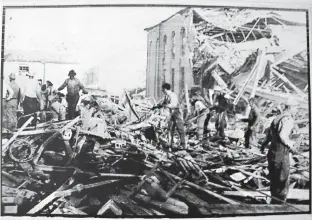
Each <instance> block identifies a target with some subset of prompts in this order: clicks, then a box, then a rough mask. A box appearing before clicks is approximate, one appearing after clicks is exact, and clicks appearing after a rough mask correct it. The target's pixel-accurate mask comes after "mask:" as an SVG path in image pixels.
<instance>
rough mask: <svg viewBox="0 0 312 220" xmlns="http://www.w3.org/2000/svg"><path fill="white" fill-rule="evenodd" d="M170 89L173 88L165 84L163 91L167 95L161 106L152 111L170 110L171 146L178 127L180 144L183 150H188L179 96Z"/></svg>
mask: <svg viewBox="0 0 312 220" xmlns="http://www.w3.org/2000/svg"><path fill="white" fill-rule="evenodd" d="M170 89H171V86H170V84H169V83H164V84H163V85H162V90H163V93H164V94H165V98H164V100H163V101H162V102H161V103H160V104H158V105H157V106H154V107H153V108H152V110H154V109H157V108H169V110H170V114H171V115H170V119H169V131H170V134H169V136H170V145H171V146H172V144H173V140H174V132H175V127H177V129H178V133H179V136H180V144H181V146H182V148H184V149H186V148H187V146H186V143H185V142H186V141H185V130H184V121H183V118H182V113H181V110H180V103H179V99H178V96H177V95H176V94H175V93H174V92H172V91H171V90H170Z"/></svg>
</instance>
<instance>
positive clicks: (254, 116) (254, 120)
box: [245, 98, 260, 148]
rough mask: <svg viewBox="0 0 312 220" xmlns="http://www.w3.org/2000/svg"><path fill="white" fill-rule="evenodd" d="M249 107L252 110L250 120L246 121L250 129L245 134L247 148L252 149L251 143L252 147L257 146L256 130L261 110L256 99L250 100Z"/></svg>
mask: <svg viewBox="0 0 312 220" xmlns="http://www.w3.org/2000/svg"><path fill="white" fill-rule="evenodd" d="M249 105H250V107H251V110H250V112H249V116H248V119H247V120H246V121H247V122H248V128H247V131H246V132H245V148H251V146H250V142H251V144H252V145H255V146H257V142H256V140H255V134H256V132H255V128H256V126H257V125H258V123H259V120H260V110H259V108H258V106H257V105H256V103H255V99H254V98H250V99H249Z"/></svg>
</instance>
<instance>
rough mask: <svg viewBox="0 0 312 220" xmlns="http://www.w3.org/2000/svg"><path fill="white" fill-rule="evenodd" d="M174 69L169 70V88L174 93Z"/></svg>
mask: <svg viewBox="0 0 312 220" xmlns="http://www.w3.org/2000/svg"><path fill="white" fill-rule="evenodd" d="M174 75H175V73H174V68H172V69H171V88H172V91H174Z"/></svg>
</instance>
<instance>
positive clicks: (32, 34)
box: [5, 7, 303, 92]
mask: <svg viewBox="0 0 312 220" xmlns="http://www.w3.org/2000/svg"><path fill="white" fill-rule="evenodd" d="M181 9H182V8H177V7H174V8H173V7H166V8H165V7H159V8H157V7H152V8H148V7H125V8H123V7H118V8H114V7H99V8H88V7H82V8H78V7H76V8H38V9H7V10H6V24H5V25H6V26H5V28H6V29H5V49H15V50H16V49H18V50H23V51H32V50H39V51H44V52H52V53H57V52H59V51H61V52H65V51H67V52H71V53H75V54H76V55H77V56H79V57H80V60H82V61H83V64H85V65H90V66H92V65H96V64H99V65H100V72H101V78H100V81H102V82H101V84H102V85H105V87H106V89H107V90H109V91H111V92H117V91H120V90H121V89H123V88H133V87H135V86H138V85H141V84H142V83H144V82H145V69H146V55H147V49H146V46H147V45H146V44H147V43H146V42H147V32H145V31H144V28H146V27H150V26H153V25H155V24H157V23H159V22H161V21H162V20H165V19H167V18H168V17H169V16H171V15H173V14H174V13H176V12H178V11H179V10H181ZM301 15H303V13H301ZM290 17H294V16H292V15H290ZM296 17H297V16H296Z"/></svg>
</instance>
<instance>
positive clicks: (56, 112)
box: [51, 92, 66, 121]
mask: <svg viewBox="0 0 312 220" xmlns="http://www.w3.org/2000/svg"><path fill="white" fill-rule="evenodd" d="M64 99H65V95H64V94H63V93H61V92H58V93H57V94H56V95H55V96H54V97H53V100H52V105H51V110H52V112H53V120H54V121H63V120H65V119H66V106H65V103H64Z"/></svg>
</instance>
